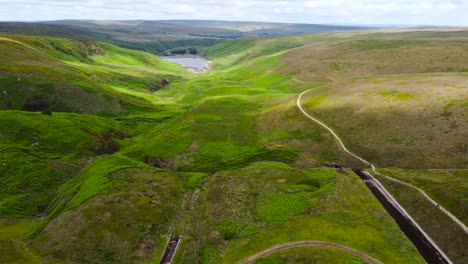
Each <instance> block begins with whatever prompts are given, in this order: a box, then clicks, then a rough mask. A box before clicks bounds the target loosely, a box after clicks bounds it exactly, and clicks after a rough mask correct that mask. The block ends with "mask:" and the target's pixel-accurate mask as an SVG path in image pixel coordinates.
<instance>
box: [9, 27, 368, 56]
mask: <svg viewBox="0 0 468 264" xmlns="http://www.w3.org/2000/svg"><path fill="white" fill-rule="evenodd" d="M353 29H363V28H360V27H354V26H331V25H314V24H290V23H266V22H231V21H208V20H160V21H147V20H126V21H123V20H112V21H109V20H59V21H44V22H37V23H20V22H1V23H0V32H7V33H15V34H32V35H45V36H55V37H66V38H73V39H80V40H83V39H84V40H95V41H106V42H110V43H112V44H115V45H118V46H121V47H124V48H131V49H137V50H143V51H147V52H151V53H154V54H164V53H165V52H168V51H171V50H173V49H180V48H190V47H193V48H197V49H198V50H200V52H203V50H204V49H205V48H206V47H209V46H212V45H214V44H216V43H218V42H220V41H223V40H226V39H235V38H240V37H245V36H278V35H296V34H308V33H318V32H325V31H343V30H353Z"/></svg>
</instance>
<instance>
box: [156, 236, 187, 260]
mask: <svg viewBox="0 0 468 264" xmlns="http://www.w3.org/2000/svg"><path fill="white" fill-rule="evenodd" d="M181 240H182V236H178V237H173V236H169V240H168V241H167V244H166V248H165V249H164V252H163V254H162V256H161V261H160V262H159V263H160V264H170V263H172V260H173V259H174V256H175V253H176V251H177V248H178V247H179V243H180V241H181Z"/></svg>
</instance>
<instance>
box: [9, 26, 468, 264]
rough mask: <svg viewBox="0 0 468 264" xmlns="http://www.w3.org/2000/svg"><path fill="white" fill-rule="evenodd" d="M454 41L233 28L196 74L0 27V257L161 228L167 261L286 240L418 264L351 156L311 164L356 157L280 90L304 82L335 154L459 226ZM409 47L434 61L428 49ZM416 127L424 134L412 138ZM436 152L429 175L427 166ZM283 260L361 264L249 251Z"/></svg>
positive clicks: (459, 54)
mask: <svg viewBox="0 0 468 264" xmlns="http://www.w3.org/2000/svg"><path fill="white" fill-rule="evenodd" d="M467 40H468V35H467V33H466V32H455V33H453V32H452V33H443V32H423V33H420V32H407V33H382V32H374V33H363V32H360V33H333V34H332V33H326V34H318V35H303V36H284V37H274V38H273V37H270V38H243V39H239V40H230V41H225V42H221V43H219V44H217V45H215V46H213V47H211V48H210V49H209V50H207V54H208V56H209V58H210V59H211V60H213V69H212V70H211V71H209V72H207V73H203V74H193V73H190V72H188V71H186V70H184V69H183V68H182V67H179V66H176V65H174V64H171V63H168V62H165V61H162V60H160V59H159V58H158V57H156V56H154V55H151V54H149V53H144V52H140V51H134V50H127V49H124V48H120V47H116V46H113V45H112V44H107V43H104V42H94V41H77V40H69V39H61V38H54V37H41V36H25V35H14V34H3V35H1V37H0V45H2V47H3V48H2V49H0V58H1V59H2V60H1V62H0V92H2V91H6V93H3V92H2V93H3V94H2V95H1V97H0V100H1V103H2V104H3V110H1V111H0V127H1V130H0V132H1V134H0V135H1V137H0V148H1V149H2V152H1V153H2V154H0V183H1V186H0V188H1V189H0V193H1V194H0V247H1V248H2V250H0V262H2V263H159V261H160V260H159V258H160V256H161V254H162V251H163V249H164V246H165V244H166V242H167V235H169V234H172V235H183V236H184V238H183V240H182V244H181V246H180V247H179V249H178V251H177V254H176V256H175V260H174V263H236V262H237V261H240V260H242V259H244V258H246V257H248V256H250V255H253V254H255V253H257V252H260V251H262V250H265V249H267V248H270V247H272V246H275V245H279V244H282V243H287V242H293V241H301V240H313V241H316V240H318V241H326V242H332V243H336V244H340V245H344V246H346V247H350V248H353V249H355V250H357V251H359V252H362V253H363V254H367V255H370V256H372V257H373V258H375V259H378V260H380V261H382V262H383V263H424V260H423V259H422V257H421V256H420V255H419V253H418V251H417V250H416V248H415V246H414V245H413V244H412V243H411V242H410V240H409V239H408V238H407V237H406V236H405V235H404V234H403V232H402V231H401V230H400V229H399V228H398V226H397V225H396V223H395V222H394V221H393V220H392V219H391V218H390V216H389V215H388V214H387V213H386V212H385V210H384V209H383V207H382V206H381V205H380V203H379V202H378V201H377V200H376V199H375V197H374V196H373V195H372V193H371V192H370V191H369V190H368V189H367V188H366V186H365V185H364V183H363V182H362V181H361V180H360V179H359V178H358V177H357V176H356V175H355V174H354V173H353V172H352V171H351V170H350V169H344V170H335V169H332V168H325V167H322V165H321V164H322V163H324V162H337V163H341V164H344V165H346V166H347V167H362V166H363V164H362V163H361V162H360V161H357V160H355V159H354V158H353V157H351V156H350V155H348V154H346V153H344V152H343V151H342V150H341V149H340V147H339V146H338V145H337V144H336V142H335V140H334V138H333V137H332V136H331V135H330V134H329V133H328V132H327V131H326V130H324V129H322V128H321V127H320V126H318V125H317V124H315V123H313V122H311V120H309V119H307V118H305V117H304V115H303V114H302V113H301V112H300V111H299V110H298V108H297V106H296V99H297V95H298V94H299V93H300V92H303V91H306V90H308V89H311V91H310V92H309V93H308V94H307V95H306V96H305V97H304V100H303V103H304V108H305V109H307V111H309V112H310V114H311V115H314V116H317V117H319V118H320V119H322V120H324V121H325V122H327V123H329V124H330V126H333V128H334V129H336V130H337V133H338V134H339V135H340V136H342V137H343V140H344V141H345V143H346V144H347V145H348V146H349V148H350V149H352V150H353V151H356V152H358V153H359V154H360V155H363V156H365V157H366V158H368V159H369V160H370V161H372V162H374V163H376V164H377V165H378V166H379V167H395V168H385V169H380V168H379V170H382V172H385V173H387V174H390V175H391V176H393V177H397V178H399V179H401V180H404V181H409V182H411V183H414V184H416V185H417V186H419V187H420V188H423V189H424V190H426V191H427V192H428V193H429V194H430V195H431V196H432V197H433V198H434V199H436V200H437V201H438V202H440V203H441V204H442V205H444V206H446V207H447V208H448V209H449V210H451V211H452V210H453V211H454V213H455V212H456V215H457V217H459V218H460V219H462V220H463V221H465V220H466V210H465V209H466V207H465V204H464V202H465V200H466V199H464V198H465V196H464V193H466V186H465V185H464V183H465V182H466V168H465V167H463V166H464V165H463V162H464V159H463V153H464V150H463V148H461V147H460V148H454V149H451V148H449V147H447V148H446V149H447V150H446V149H445V146H444V144H445V143H446V142H449V144H450V145H453V144H459V143H460V141H459V140H461V139H459V138H457V137H455V136H454V135H455V134H457V135H458V134H460V135H462V133H464V126H463V122H462V118H463V116H464V101H463V100H464V99H463V96H464V94H465V93H463V92H464V91H465V88H466V87H464V84H463V83H464V81H465V79H466V74H465V73H463V72H464V71H465V70H464V69H465V68H464V58H465V56H467V54H466V52H465V50H466V49H465V46H466V43H468V42H467ZM426 51H430V52H431V53H433V58H434V59H443V58H444V60H438V61H437V63H436V62H430V61H429V59H426V57H424V54H425V53H424V52H426ZM387 53H390V54H392V55H393V56H388V58H387V59H386V60H385V61H381V60H380V58H381V57H382V56H384V55H385V54H387ZM408 54H411V56H410V55H408ZM360 58H363V59H360ZM364 58H365V59H364ZM403 60H405V63H402V62H401V61H403ZM441 97H443V98H442V99H438V98H441ZM455 98H456V100H462V101H456V102H455V101H453V100H455ZM450 102H452V105H450V106H449V107H447V103H450ZM374 107H375V108H374ZM375 109H377V110H379V111H377V110H375ZM380 109H381V110H380ZM441 111H442V112H441ZM439 112H441V113H439ZM448 112H450V113H451V114H448ZM398 113H400V115H397V114H398ZM409 113H411V114H409ZM444 113H446V114H444ZM395 116H397V117H398V118H395ZM350 117H352V118H350ZM353 121H355V122H353ZM453 121H455V122H456V124H457V126H452V127H450V124H451V122H453ZM392 122H394V123H392ZM374 124H375V125H374ZM389 124H392V125H391V126H390V125H389ZM401 124H405V126H404V129H403V128H402V127H400V128H398V126H399V125H401ZM408 124H411V125H413V126H412V127H409V126H408ZM362 126H366V127H368V128H369V129H368V130H367V129H359V127H362ZM445 126H449V128H450V130H449V132H447V133H445V132H444V131H445V130H444V129H443V128H445ZM431 128H432V129H434V131H437V133H432V134H431V137H432V140H430V139H429V138H426V137H424V138H419V137H417V136H416V135H418V133H422V134H427V133H426V131H432V130H430V129H431ZM447 129H448V128H447ZM439 130H440V131H439ZM421 131H423V132H421ZM357 139H360V140H357ZM377 146H379V148H377ZM436 148H437V149H439V150H441V151H443V155H442V154H441V155H439V156H437V157H435V155H436V154H437V153H435V152H434V149H436ZM449 150H450V151H449ZM386 153H388V155H386ZM433 156H434V157H433ZM407 159H411V160H413V161H414V162H417V164H418V166H414V167H412V166H408V164H411V162H409V161H407ZM414 162H413V163H414ZM437 162H440V164H444V165H445V166H440V167H439V168H440V169H443V170H438V171H431V172H430V173H428V172H427V171H428V170H430V169H434V168H433V167H431V166H432V165H433V164H438V163H437ZM455 166H456V167H458V168H455ZM410 169H412V170H410ZM453 169H457V170H453ZM384 184H386V185H387V186H389V189H390V190H391V191H392V192H393V193H394V194H395V195H396V196H397V198H398V199H399V200H400V201H401V202H402V204H403V205H404V206H405V207H406V208H407V209H408V211H411V213H412V215H414V217H415V218H416V219H417V220H418V222H421V223H422V225H423V228H424V229H428V233H429V234H430V235H431V236H432V237H433V238H434V240H436V242H437V243H438V244H439V246H441V248H442V249H443V250H444V251H445V252H446V253H447V254H448V255H449V256H450V258H451V259H452V260H453V261H454V262H455V263H457V262H459V263H463V262H465V260H466V256H465V255H464V249H463V245H465V244H466V243H465V241H466V236H464V234H463V233H462V232H457V229H456V228H457V227H454V226H453V224H451V223H450V221H445V219H444V218H438V217H437V218H431V217H424V218H425V219H421V218H423V216H425V214H426V213H425V212H426V211H428V210H434V211H438V210H437V208H435V207H434V208H435V209H434V208H431V207H430V205H428V204H427V203H425V200H424V198H421V197H418V196H417V194H415V193H414V191H412V190H407V191H405V192H401V191H400V189H401V186H400V187H399V185H395V184H390V183H387V182H384ZM405 195H406V196H405ZM412 203H417V204H418V205H419V206H417V207H414V206H412V205H411V204H412ZM420 209H423V210H420ZM431 212H432V211H431ZM37 214H39V216H43V217H39V218H38V217H33V215H36V216H37ZM442 221H443V222H442ZM441 223H443V224H444V226H447V227H448V228H444V229H442V228H440V226H441ZM449 238H450V239H449ZM288 259H289V260H291V259H293V260H297V261H303V262H305V263H310V262H312V261H323V262H327V261H341V262H346V263H348V262H349V263H364V260H362V259H360V258H359V257H357V256H354V255H350V254H347V253H344V252H341V251H337V250H334V249H322V248H313V247H312V248H304V249H303V250H302V248H301V250H299V249H290V250H287V251H283V252H280V253H275V254H273V255H272V256H270V257H266V258H263V259H260V260H257V262H256V263H283V262H284V261H283V260H288Z"/></svg>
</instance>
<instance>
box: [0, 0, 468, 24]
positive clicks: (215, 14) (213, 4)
mask: <svg viewBox="0 0 468 264" xmlns="http://www.w3.org/2000/svg"><path fill="white" fill-rule="evenodd" d="M466 14H468V0H440V1H436V0H412V1H411V0H393V1H386V0H372V1H370V0H355V1H353V2H350V1H345V0H327V1H325V0H305V1H301V0H268V1H267V0H232V1H229V2H226V1H222V0H199V1H192V0H172V1H162V0H132V1H130V0H112V1H111V0H41V1H39V0H16V1H14V2H13V1H10V0H0V17H1V21H5V22H43V21H56V20H66V19H70V20H220V21H247V22H250V21H252V20H254V21H255V22H270V21H274V22H272V23H295V24H322V25H398V26H399V25H408V26H426V25H428V26H468V16H466ZM252 18H254V19H252Z"/></svg>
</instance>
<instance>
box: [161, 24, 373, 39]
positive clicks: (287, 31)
mask: <svg viewBox="0 0 468 264" xmlns="http://www.w3.org/2000/svg"><path fill="white" fill-rule="evenodd" d="M159 22H164V23H170V24H177V25H184V26H199V27H210V28H225V29H233V30H239V31H241V32H243V36H280V35H298V34H310V33H319V32H330V31H343V30H355V29H370V28H367V27H359V26H337V25H321V24H297V23H271V22H248V21H217V20H161V21H159Z"/></svg>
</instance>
